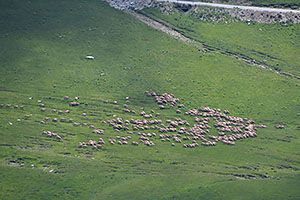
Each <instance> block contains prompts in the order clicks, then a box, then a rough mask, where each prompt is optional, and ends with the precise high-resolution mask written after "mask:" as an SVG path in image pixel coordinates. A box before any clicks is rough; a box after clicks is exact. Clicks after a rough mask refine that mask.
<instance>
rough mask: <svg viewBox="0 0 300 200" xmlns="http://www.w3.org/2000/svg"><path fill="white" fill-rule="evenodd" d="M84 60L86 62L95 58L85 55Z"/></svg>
mask: <svg viewBox="0 0 300 200" xmlns="http://www.w3.org/2000/svg"><path fill="white" fill-rule="evenodd" d="M84 58H85V59H87V60H95V57H94V56H91V55H87V56H85V57H84Z"/></svg>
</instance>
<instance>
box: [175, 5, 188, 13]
mask: <svg viewBox="0 0 300 200" xmlns="http://www.w3.org/2000/svg"><path fill="white" fill-rule="evenodd" d="M175 8H176V9H178V10H181V11H183V12H188V11H189V10H190V9H192V6H191V5H184V4H176V5H175Z"/></svg>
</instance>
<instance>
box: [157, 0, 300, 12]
mask: <svg viewBox="0 0 300 200" xmlns="http://www.w3.org/2000/svg"><path fill="white" fill-rule="evenodd" d="M156 1H158V2H170V3H178V4H185V5H195V6H209V7H218V8H229V9H232V8H239V9H242V10H253V11H263V12H281V13H288V12H292V13H298V14H300V10H291V9H280V8H267V7H254V6H239V5H229V4H219V3H204V2H193V1H177V0H156Z"/></svg>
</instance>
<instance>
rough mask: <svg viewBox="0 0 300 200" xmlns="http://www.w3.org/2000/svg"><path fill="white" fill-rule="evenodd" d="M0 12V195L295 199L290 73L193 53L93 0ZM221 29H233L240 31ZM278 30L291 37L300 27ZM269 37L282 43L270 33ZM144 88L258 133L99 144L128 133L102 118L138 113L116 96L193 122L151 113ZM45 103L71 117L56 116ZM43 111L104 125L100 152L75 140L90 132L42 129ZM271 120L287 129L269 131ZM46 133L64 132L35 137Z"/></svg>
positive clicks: (6, 7) (299, 95)
mask: <svg viewBox="0 0 300 200" xmlns="http://www.w3.org/2000/svg"><path fill="white" fill-rule="evenodd" d="M0 10H1V12H0V33H1V34H0V44H1V48H0V69H1V70H0V77H1V79H0V81H1V84H0V104H4V105H5V104H12V107H11V108H5V107H3V108H0V164H1V166H0V168H1V169H0V199H30V200H32V199H39V200H40V199H151V200H152V199H231V200H232V199H272V200H274V199H299V196H300V193H299V189H298V188H299V187H300V173H299V169H300V162H299V160H300V154H299V152H300V148H299V144H300V136H299V133H300V103H299V102H300V82H299V80H296V79H291V78H288V77H285V76H281V75H278V74H276V73H274V72H271V71H266V70H263V69H258V68H255V67H252V66H250V65H248V64H245V63H243V62H240V61H238V60H236V59H233V58H231V57H228V56H225V55H221V54H217V53H214V52H211V53H201V51H198V49H196V48H195V47H193V46H190V45H187V44H185V43H183V42H180V41H177V40H174V39H172V38H170V37H169V36H167V35H165V34H163V33H161V32H158V31H155V30H154V29H151V28H150V27H148V26H146V25H144V24H142V23H141V22H139V21H137V20H136V19H134V18H133V17H131V16H129V15H127V14H124V13H122V12H120V11H117V10H114V9H112V8H110V7H109V6H108V5H107V4H106V3H103V2H102V1H98V0H91V1H84V0H75V1H71V0H64V1H59V0H53V1H46V0H41V1H21V0H12V1H9V2H8V1H5V0H1V1H0ZM169 17H170V18H171V17H172V16H169ZM203 26H206V27H207V29H206V31H207V33H206V34H207V35H209V33H211V32H212V31H213V30H215V31H216V33H215V34H214V35H211V36H210V37H208V36H206V37H205V38H204V39H203V40H204V41H205V42H207V43H208V42H211V41H213V40H214V39H213V36H215V37H216V39H215V40H216V41H217V40H219V39H218V37H226V35H223V36H220V35H218V34H217V32H218V31H220V29H221V28H218V26H219V25H216V24H205V25H203ZM220 26H221V25H220ZM222 26H224V25H222ZM228 26H230V27H231V28H230V29H231V31H232V32H235V31H237V32H238V31H241V27H244V28H245V27H247V26H246V25H244V24H243V23H236V24H231V25H228ZM255 26H258V27H259V26H265V25H255ZM213 27H215V29H213ZM266 27H267V28H266V29H267V30H269V31H270V34H271V32H272V31H274V34H277V35H278V36H280V35H281V33H282V32H281V31H282V30H277V29H280V28H281V26H279V25H268V26H266ZM247 28H248V27H247ZM273 28H274V29H273ZM209 29H210V30H211V32H209V31H210V30H209ZM218 29H219V30H218ZM249 29H251V27H249ZM255 29H256V28H253V31H254V30H255ZM287 29H288V30H287V34H295V35H297V34H298V35H299V28H298V25H291V26H290V27H288V28H287ZM225 30H226V29H225ZM223 32H224V33H225V34H226V31H223ZM291 37H292V36H291ZM249 38H251V37H250V36H249ZM256 39H257V38H252V39H251V40H252V41H254V40H256ZM284 41H290V42H294V43H297V41H298V40H296V41H292V39H288V38H287V39H286V40H284ZM232 43H233V42H232ZM257 43H259V42H257ZM277 43H278V44H279V45H281V44H282V43H283V41H282V39H281V38H280V37H279V38H278V40H276V43H275V44H277ZM275 44H274V45H275ZM224 45H225V46H227V44H225V43H224ZM228 45H229V44H228ZM247 45H250V42H249V43H247V44H245V46H247ZM292 47H293V48H294V50H295V51H296V52H295V54H293V55H291V57H292V58H293V60H291V61H289V62H287V60H288V59H287V55H286V54H287V53H285V52H286V51H287V52H293V51H294V50H293V49H289V48H292ZM292 47H287V48H285V46H282V48H281V52H283V53H282V54H283V55H282V57H280V58H281V60H282V62H283V63H285V64H286V65H288V66H286V68H284V69H286V70H288V71H290V72H295V73H297V72H299V68H297V64H296V63H297V59H298V58H297V57H296V56H295V55H296V53H297V51H299V48H298V49H297V48H296V47H294V46H292ZM228 48H229V47H228ZM230 48H231V47H230ZM234 48H236V47H234ZM254 48H255V44H253V47H252V49H254ZM259 48H260V47H258V49H259ZM248 49H251V48H250V47H249V48H248ZM248 49H247V48H246V47H245V49H243V50H241V52H243V53H244V52H247V51H248ZM270 51H274V55H277V54H276V53H277V51H275V50H271V49H270ZM86 55H93V56H95V60H86V59H84V57H85V56H86ZM298 60H299V59H298ZM274 62H275V61H274ZM145 90H149V91H156V92H158V93H164V92H167V93H173V94H174V95H175V96H176V97H178V98H180V100H181V103H183V104H184V105H185V108H184V109H183V110H184V111H185V110H187V109H191V108H198V107H199V106H209V107H212V108H221V109H227V110H229V111H230V112H231V114H232V115H233V116H240V117H247V118H251V119H253V120H255V121H256V122H257V123H258V124H260V123H262V124H266V125H268V128H267V129H258V132H257V133H258V137H256V138H251V139H245V140H241V141H238V142H237V143H236V145H234V146H228V145H225V144H219V143H218V144H217V146H215V147H204V146H201V145H199V147H197V148H193V149H191V148H187V149H185V148H183V147H182V145H179V144H178V145H177V144H176V146H175V147H172V146H171V145H170V143H167V142H165V143H163V142H161V141H160V140H159V139H153V141H154V142H155V143H156V146H154V147H147V146H145V145H139V146H136V147H134V146H131V145H127V146H126V145H122V146H120V145H110V144H108V142H107V141H108V139H109V138H113V137H115V136H117V135H121V136H126V135H127V134H126V133H125V132H120V133H116V132H114V131H113V129H112V127H110V126H109V125H107V124H103V123H101V121H102V120H108V119H112V118H116V117H122V118H124V119H131V118H133V119H142V117H141V116H139V115H138V114H125V113H123V112H122V111H121V107H122V105H123V104H124V103H125V97H126V96H130V97H131V100H130V101H131V102H130V103H129V108H130V109H134V110H136V111H137V112H138V111H140V108H141V107H144V108H145V111H146V112H147V113H148V112H149V111H150V110H151V109H153V110H155V111H156V112H160V113H161V117H160V118H161V119H162V120H166V119H173V118H175V117H180V118H182V119H185V120H187V121H189V122H190V123H191V124H193V117H189V116H186V115H183V114H176V113H175V109H171V108H167V109H165V110H163V111H160V110H159V109H158V106H157V104H155V102H154V100H153V99H152V98H150V97H146V96H145V95H144V91H145ZM65 95H68V96H70V97H71V98H74V97H75V96H78V97H79V98H80V99H79V102H80V103H81V105H80V106H78V107H70V106H69V105H68V102H70V100H68V101H67V100H64V96H65ZM29 97H33V99H32V100H29V99H28V98H29ZM106 99H107V100H108V101H109V102H112V101H114V100H116V101H118V104H119V105H120V108H119V109H113V104H112V103H108V104H104V103H103V100H106ZM37 100H42V103H43V104H45V108H46V111H45V112H41V111H40V106H39V104H40V103H38V102H37ZM14 105H24V109H23V110H22V109H20V108H13V106H14ZM51 109H57V110H66V109H70V110H71V112H70V113H69V114H67V113H63V114H61V115H58V114H57V113H52V112H51ZM83 112H85V113H87V116H82V113H83ZM25 115H31V116H30V117H29V118H28V119H25V118H24V116H25ZM45 117H50V118H54V117H57V118H62V117H65V118H67V119H69V118H72V119H74V121H75V122H80V123H84V122H85V123H89V124H93V125H95V127H96V128H101V129H104V130H105V134H104V135H101V137H102V138H103V139H104V140H105V142H106V144H105V145H103V146H102V147H101V148H100V149H98V150H94V149H92V148H91V147H89V148H86V149H83V148H78V147H77V144H78V142H82V141H88V140H90V139H93V140H97V139H98V138H99V135H96V134H94V133H92V129H90V128H88V127H82V126H80V127H74V126H72V124H71V123H66V122H56V123H55V122H52V121H51V120H49V121H47V122H46V124H44V125H43V124H40V123H39V121H41V120H43V119H44V118H45ZM18 119H19V120H18ZM9 122H10V123H11V125H9ZM278 124H282V125H284V126H285V127H286V128H285V129H280V130H279V129H275V128H274V126H275V125H278ZM45 130H49V131H52V132H56V133H58V134H59V135H61V136H62V139H61V140H58V139H54V138H49V137H46V136H44V135H42V131H45ZM212 131H213V132H215V129H212ZM132 137H133V139H134V140H138V139H137V138H138V137H137V135H132Z"/></svg>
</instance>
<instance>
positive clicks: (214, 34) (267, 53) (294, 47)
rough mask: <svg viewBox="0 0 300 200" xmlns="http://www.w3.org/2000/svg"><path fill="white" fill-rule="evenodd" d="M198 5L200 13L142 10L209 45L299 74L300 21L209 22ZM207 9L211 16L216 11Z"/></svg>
mask: <svg viewBox="0 0 300 200" xmlns="http://www.w3.org/2000/svg"><path fill="white" fill-rule="evenodd" d="M199 9H200V12H199V13H198V14H196V13H191V12H192V11H191V12H188V13H184V12H181V11H180V12H176V13H173V14H170V15H165V14H163V13H161V12H160V11H159V10H158V9H154V8H151V9H147V10H145V11H143V14H145V15H148V16H150V17H152V18H154V19H157V20H159V21H162V22H166V23H168V24H170V26H172V27H173V28H176V29H178V30H179V31H181V32H183V33H184V34H185V35H187V36H189V37H191V38H193V39H195V40H197V41H200V42H201V43H204V44H206V45H209V46H212V47H215V48H217V49H221V50H223V51H229V52H232V53H239V54H243V55H245V56H247V57H249V58H251V59H255V60H256V61H259V62H261V63H263V64H266V65H268V66H270V67H272V68H274V69H277V70H282V71H285V72H290V73H293V74H295V75H298V76H299V75H300V66H299V61H300V60H299V56H298V55H299V54H300V48H299V44H300V37H299V34H300V25H299V24H289V25H286V24H257V23H255V22H251V23H249V24H248V23H246V22H235V23H227V22H226V19H225V20H224V21H223V23H207V22H204V21H202V20H200V18H201V17H202V16H203V12H201V8H199ZM205 12H206V15H207V16H208V17H209V16H210V15H211V16H213V15H215V13H213V12H211V13H210V15H209V14H207V11H205ZM227 21H229V20H227Z"/></svg>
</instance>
